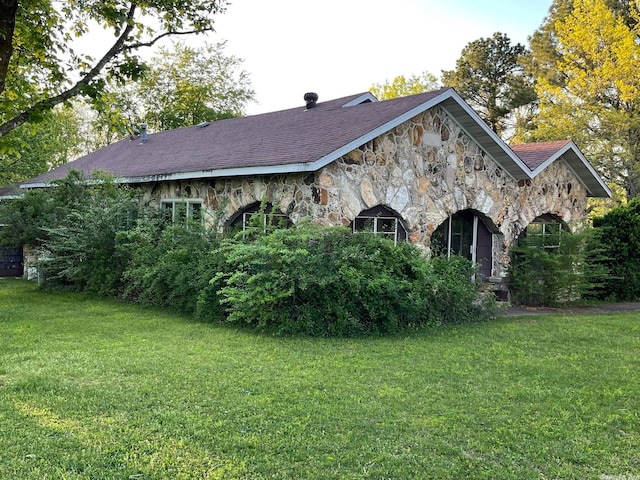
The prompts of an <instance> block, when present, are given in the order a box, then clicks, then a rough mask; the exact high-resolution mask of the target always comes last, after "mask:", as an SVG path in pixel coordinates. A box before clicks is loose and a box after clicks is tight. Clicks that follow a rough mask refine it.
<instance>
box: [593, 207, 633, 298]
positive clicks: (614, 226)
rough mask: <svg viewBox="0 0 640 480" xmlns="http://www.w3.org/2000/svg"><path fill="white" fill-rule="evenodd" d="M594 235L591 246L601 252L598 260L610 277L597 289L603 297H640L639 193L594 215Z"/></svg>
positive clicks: (596, 261)
mask: <svg viewBox="0 0 640 480" xmlns="http://www.w3.org/2000/svg"><path fill="white" fill-rule="evenodd" d="M593 227H594V229H595V236H594V238H593V239H591V241H590V244H589V247H590V250H598V251H600V252H601V255H600V256H599V258H598V259H596V260H595V263H597V264H598V265H600V266H601V267H603V268H604V269H606V270H608V272H609V273H610V277H609V279H608V281H607V282H606V283H604V284H603V285H602V287H601V288H600V289H599V290H598V293H599V296H600V298H602V299H609V300H614V301H616V300H617V301H633V300H638V299H639V298H640V197H636V198H634V199H633V200H631V201H630V202H629V203H628V204H627V205H621V206H618V207H616V208H614V209H612V210H611V211H609V212H608V213H607V214H606V215H604V216H603V217H599V218H594V220H593Z"/></svg>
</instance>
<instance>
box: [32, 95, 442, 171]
mask: <svg viewBox="0 0 640 480" xmlns="http://www.w3.org/2000/svg"><path fill="white" fill-rule="evenodd" d="M441 92H442V90H436V91H434V92H428V93H424V94H421V95H414V96H412V97H404V98H399V99H396V100H394V101H385V102H374V103H365V104H361V105H354V106H349V107H343V105H345V104H348V103H349V102H352V101H354V100H356V99H358V98H359V97H367V96H370V94H368V93H367V94H359V95H351V96H348V97H343V98H339V99H336V100H331V101H327V102H319V103H318V104H317V105H316V106H315V107H314V108H312V109H309V110H307V109H306V108H305V106H304V104H302V102H301V105H300V107H297V108H292V109H288V110H282V111H278V112H272V113H265V114H261V115H253V116H247V117H242V118H233V119H228V120H221V121H217V122H212V123H210V124H209V125H208V126H206V127H203V128H201V127H198V126H192V127H186V128H180V129H176V130H169V131H164V132H159V133H154V134H150V135H149V136H148V142H147V143H144V144H143V143H141V142H140V138H139V137H136V138H135V139H134V140H133V141H131V140H129V139H125V140H121V141H119V142H117V143H114V144H112V145H109V146H107V147H104V148H102V149H100V150H97V151H95V152H93V153H90V154H89V155H86V156H84V157H82V158H79V159H78V160H75V161H73V162H70V163H69V164H66V165H63V166H62V167H59V168H57V169H54V170H52V171H51V172H48V173H45V174H43V175H40V176H38V177H36V178H34V179H32V180H30V181H29V183H38V182H47V181H50V180H53V179H56V178H63V177H64V176H65V175H66V173H67V171H68V170H69V168H76V169H78V170H82V171H84V172H85V174H87V175H89V174H90V173H91V172H92V171H95V170H105V171H109V172H112V173H113V175H114V176H115V177H125V178H137V177H141V178H143V177H153V176H164V175H171V174H179V173H188V172H201V171H211V170H231V171H233V170H234V169H247V168H254V169H259V168H261V167H274V166H287V165H288V166H292V165H296V164H309V163H312V162H316V161H318V160H319V159H321V158H323V157H325V156H326V155H329V154H331V153H332V152H335V151H337V150H339V149H341V148H343V147H344V146H345V145H348V144H349V143H351V142H353V141H355V140H357V139H358V138H360V137H362V136H364V135H366V134H368V133H370V132H372V131H374V130H376V129H377V128H379V127H380V126H382V125H384V124H385V123H387V122H389V121H391V120H393V119H395V118H397V117H398V116H400V115H402V114H403V113H405V112H407V111H409V110H411V109H412V108H414V107H416V106H418V105H420V104H422V103H424V102H426V101H428V100H429V99H431V98H433V97H436V96H437V95H438V94H440V93H441Z"/></svg>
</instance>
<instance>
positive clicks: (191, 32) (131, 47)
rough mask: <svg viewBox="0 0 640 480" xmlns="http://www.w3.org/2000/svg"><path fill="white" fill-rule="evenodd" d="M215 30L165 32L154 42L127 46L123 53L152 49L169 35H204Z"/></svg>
mask: <svg viewBox="0 0 640 480" xmlns="http://www.w3.org/2000/svg"><path fill="white" fill-rule="evenodd" d="M212 31H213V28H211V27H208V28H203V29H200V30H187V31H185V32H164V33H163V34H162V35H158V36H157V37H156V38H154V39H153V40H150V41H148V42H139V43H133V44H131V45H126V46H124V47H123V48H122V50H123V51H129V50H135V49H137V48H141V47H151V46H153V45H154V44H155V43H156V42H157V41H158V40H160V39H162V38H164V37H167V36H169V35H192V34H194V33H204V32H212Z"/></svg>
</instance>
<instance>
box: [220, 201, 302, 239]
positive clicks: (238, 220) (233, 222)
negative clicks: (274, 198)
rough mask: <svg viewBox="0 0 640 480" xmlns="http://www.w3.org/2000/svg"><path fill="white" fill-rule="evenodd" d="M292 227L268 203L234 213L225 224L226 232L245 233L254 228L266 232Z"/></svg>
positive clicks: (256, 204)
mask: <svg viewBox="0 0 640 480" xmlns="http://www.w3.org/2000/svg"><path fill="white" fill-rule="evenodd" d="M291 225H292V222H291V220H290V219H289V217H288V216H287V215H285V214H284V213H282V212H280V211H279V210H277V209H275V208H274V207H273V205H272V204H271V203H270V202H266V203H261V202H255V203H252V204H251V205H249V206H247V207H245V208H243V209H242V210H239V211H238V212H236V213H235V214H234V215H233V216H232V217H231V218H230V219H229V221H228V222H227V225H226V229H227V230H236V231H245V230H247V229H248V228H251V227H256V228H260V229H262V231H263V232H265V233H266V232H268V231H270V230H273V229H277V228H289V227H290V226H291Z"/></svg>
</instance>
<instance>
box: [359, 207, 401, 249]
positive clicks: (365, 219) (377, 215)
mask: <svg viewBox="0 0 640 480" xmlns="http://www.w3.org/2000/svg"><path fill="white" fill-rule="evenodd" d="M363 213H364V215H363ZM388 221H392V222H393V229H386V228H384V226H383V222H388ZM369 222H371V228H367V225H368V224H369ZM381 226H382V227H383V228H380V227H381ZM351 232H352V233H354V234H355V233H372V234H373V235H381V236H383V237H388V238H390V239H391V240H393V244H394V245H397V244H398V242H399V241H407V238H408V234H407V229H406V228H405V226H404V224H403V223H402V218H400V217H399V216H398V215H395V214H394V212H393V211H392V210H391V209H389V208H388V207H385V206H384V205H378V206H376V207H373V208H370V209H368V210H363V211H362V212H360V213H359V214H358V215H356V217H355V218H354V219H353V221H352V222H351Z"/></svg>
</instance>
